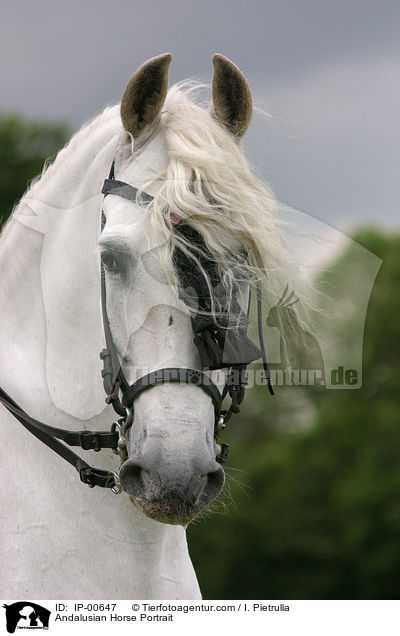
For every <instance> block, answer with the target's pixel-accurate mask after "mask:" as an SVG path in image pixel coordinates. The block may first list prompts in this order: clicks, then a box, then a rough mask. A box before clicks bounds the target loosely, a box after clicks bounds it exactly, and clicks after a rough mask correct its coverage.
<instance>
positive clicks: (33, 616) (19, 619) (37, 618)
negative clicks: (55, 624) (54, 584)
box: [3, 601, 51, 634]
mask: <svg viewBox="0 0 400 636" xmlns="http://www.w3.org/2000/svg"><path fill="white" fill-rule="evenodd" d="M3 607H4V608H5V610H6V621H7V631H8V633H9V634H13V633H14V632H15V630H16V629H17V628H18V629H48V628H49V618H50V614H51V612H50V611H49V610H48V609H46V608H45V607H42V606H41V605H37V603H32V602H31V601H18V602H17V603H12V604H11V605H3Z"/></svg>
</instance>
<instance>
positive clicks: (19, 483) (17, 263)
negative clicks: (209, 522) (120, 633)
mask: <svg viewBox="0 0 400 636" xmlns="http://www.w3.org/2000/svg"><path fill="white" fill-rule="evenodd" d="M42 244H43V235H42V234H41V233H39V232H37V231H35V230H33V229H30V228H28V227H25V226H23V225H22V224H21V223H19V222H18V221H17V220H16V219H12V220H11V221H10V222H9V223H8V225H7V226H6V228H5V231H4V233H3V235H2V237H1V241H0V271H1V272H2V276H1V279H0V385H1V386H2V387H3V388H4V389H5V390H6V391H7V392H8V393H9V394H10V395H11V397H12V398H14V399H15V400H16V401H17V402H18V403H19V404H20V405H21V406H22V407H23V408H24V409H26V410H27V411H28V412H29V413H30V414H31V415H32V416H34V417H36V418H38V419H41V420H43V421H45V422H46V423H49V424H52V425H55V426H60V427H62V428H69V429H71V430H72V429H75V430H79V429H81V428H88V429H94V428H96V429H104V430H106V429H107V428H108V427H109V426H110V423H111V421H112V419H111V418H112V413H111V411H105V412H104V413H102V414H101V415H100V416H98V417H96V418H92V419H89V420H87V421H85V422H83V421H81V420H78V419H77V418H74V417H72V416H71V415H66V414H65V413H64V412H63V411H61V410H60V409H58V408H56V406H55V405H54V401H53V400H52V398H51V396H50V392H49V388H48V383H47V377H46V368H45V367H46V352H45V346H44V345H45V342H46V317H45V312H44V307H43V296H42V287H41V276H40V261H41V253H42ZM71 399H73V396H71ZM0 412H1V427H0V465H1V471H2V475H1V481H2V483H3V484H5V487H3V488H2V489H1V498H2V501H1V504H0V511H1V512H0V515H1V526H2V529H3V532H4V537H3V538H2V545H3V550H2V551H1V556H0V572H1V575H0V593H1V595H2V596H4V597H7V598H17V597H19V596H20V595H21V594H22V593H24V594H25V595H26V596H29V597H31V598H53V597H59V598H87V597H90V596H91V597H93V598H178V597H180V598H190V597H197V596H198V595H199V590H198V585H197V581H196V578H195V575H194V572H193V568H192V566H191V563H190V559H189V557H188V554H187V546H186V538H185V532H184V530H183V528H181V527H175V526H166V525H163V524H159V523H157V522H155V521H152V520H150V519H147V518H146V517H145V516H144V515H143V514H142V513H140V512H139V511H137V510H136V509H135V508H134V507H133V506H132V504H131V502H130V500H129V498H128V496H127V495H122V496H120V497H116V496H114V495H112V494H111V493H110V491H108V490H103V489H100V488H95V489H93V490H92V489H89V488H88V487H87V486H85V485H83V484H81V483H80V481H79V476H78V474H77V473H76V471H75V470H74V469H73V468H72V467H71V466H70V465H69V464H68V463H66V462H64V461H63V460H62V459H61V458H59V457H58V456H56V455H55V454H54V453H53V452H52V451H51V450H49V449H48V448H47V447H46V446H44V445H43V444H42V443H41V442H39V441H38V440H37V439H35V438H34V437H33V436H32V435H31V434H30V433H29V432H27V431H26V430H25V429H24V428H23V427H22V426H21V425H20V424H19V423H18V422H17V420H16V419H15V418H14V417H13V416H12V415H10V414H8V413H7V412H6V411H5V410H4V409H3V407H0ZM81 454H82V455H83V456H84V457H85V459H87V460H88V461H89V462H91V463H94V464H95V465H97V466H98V467H101V468H106V469H108V470H117V468H118V463H119V462H118V459H117V457H116V456H114V455H113V454H112V452H111V451H103V452H102V453H101V454H99V455H98V456H97V455H95V456H93V455H94V454H93V453H91V454H90V455H92V456H91V457H89V456H88V455H87V454H84V451H81Z"/></svg>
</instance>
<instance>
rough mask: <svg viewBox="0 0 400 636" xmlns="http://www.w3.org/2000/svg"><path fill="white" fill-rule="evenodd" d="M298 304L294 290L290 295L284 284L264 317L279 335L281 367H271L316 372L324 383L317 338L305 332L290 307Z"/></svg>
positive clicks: (322, 362) (287, 287)
mask: <svg viewBox="0 0 400 636" xmlns="http://www.w3.org/2000/svg"><path fill="white" fill-rule="evenodd" d="M298 302H299V299H298V298H297V296H296V294H295V292H294V291H291V292H290V293H289V285H286V287H285V289H284V291H283V294H282V296H281V297H280V299H279V301H278V302H277V304H276V305H275V306H274V307H272V308H271V309H270V311H269V313H268V316H267V325H268V327H276V328H277V329H278V330H279V333H280V358H281V361H280V364H271V367H273V368H280V369H292V370H296V371H311V370H312V371H317V372H318V373H319V377H320V378H321V380H322V382H323V383H324V378H325V370H324V360H323V357H322V351H321V347H320V346H319V344H318V341H317V339H316V338H315V337H314V336H313V335H312V334H311V333H309V332H308V331H306V330H305V329H304V328H303V327H302V325H301V324H300V322H299V319H298V317H297V315H296V312H295V311H294V310H293V309H292V307H293V305H295V304H296V303H298Z"/></svg>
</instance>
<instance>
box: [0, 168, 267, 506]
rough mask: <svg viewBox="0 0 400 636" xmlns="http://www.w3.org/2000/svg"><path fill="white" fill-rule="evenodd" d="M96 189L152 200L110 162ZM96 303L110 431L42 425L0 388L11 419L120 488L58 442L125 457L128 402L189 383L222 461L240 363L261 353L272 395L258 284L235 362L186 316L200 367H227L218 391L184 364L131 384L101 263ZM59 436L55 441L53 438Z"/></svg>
mask: <svg viewBox="0 0 400 636" xmlns="http://www.w3.org/2000/svg"><path fill="white" fill-rule="evenodd" d="M102 194H103V195H104V197H106V196H107V195H109V194H113V195H117V196H120V197H122V198H124V199H127V200H129V201H134V202H135V203H137V204H138V205H148V204H150V203H151V202H152V201H153V197H152V196H151V195H149V194H146V193H144V192H139V191H138V189H137V188H135V187H133V186H131V185H129V184H127V183H124V182H122V181H118V180H116V179H115V178H114V162H113V164H112V166H111V170H110V174H109V177H108V179H106V180H105V181H104V184H103V188H102ZM105 223H106V218H105V215H104V212H103V211H102V216H101V231H103V229H104V226H105ZM101 306H102V318H103V328H104V335H105V343H106V347H105V348H104V349H103V350H102V351H101V353H100V358H101V359H102V361H103V370H102V378H103V385H104V390H105V392H106V395H107V397H106V403H107V404H111V405H112V406H113V408H114V410H115V412H116V413H117V414H118V415H119V416H120V418H119V420H118V421H117V422H114V423H113V425H112V427H111V431H109V432H104V431H87V430H83V431H77V432H74V431H68V430H65V429H60V428H55V427H53V426H49V425H48V424H44V423H43V422H40V421H38V420H36V419H34V418H32V417H30V416H29V415H28V414H27V413H26V412H25V411H24V410H23V409H22V408H21V407H20V406H19V405H18V404H17V403H16V402H15V401H14V400H13V399H12V398H11V397H10V396H9V395H7V393H6V392H5V391H4V390H3V389H2V388H1V387H0V402H1V403H2V404H3V405H4V406H5V408H6V409H7V410H8V411H9V412H10V413H12V414H13V415H14V416H15V417H16V419H17V420H18V421H19V422H20V423H21V424H22V425H23V426H24V427H25V428H26V429H27V430H28V431H29V432H30V433H32V435H34V436H35V437H36V438H37V439H39V440H40V441H41V442H43V443H44V444H46V446H48V447H49V448H51V449H52V450H53V451H54V452H56V453H57V454H58V455H59V456H60V457H62V458H63V459H65V460H66V461H67V462H69V463H70V464H71V465H73V466H75V468H76V470H77V471H78V473H79V476H80V479H81V481H82V482H83V483H85V484H87V485H88V486H90V487H91V488H93V487H94V486H100V487H103V488H111V490H112V491H113V492H114V493H120V492H121V491H122V489H121V486H120V484H119V478H118V474H117V473H116V472H111V471H106V470H101V469H98V468H93V467H92V466H90V465H89V464H87V463H86V462H85V461H84V460H83V459H82V458H81V457H79V455H77V454H76V453H74V452H73V451H71V450H70V449H69V448H67V446H65V445H64V444H62V443H61V441H62V442H65V444H67V445H68V446H78V447H80V448H82V449H83V450H94V451H100V450H101V449H102V448H111V449H112V450H113V451H114V452H115V453H117V454H119V455H120V457H121V461H122V462H124V461H125V460H126V459H127V450H126V435H127V433H128V431H129V428H130V427H131V426H132V424H133V421H134V401H135V399H136V398H137V397H138V396H139V395H140V394H141V393H142V392H143V391H146V390H148V389H149V388H151V387H154V386H158V385H160V384H165V383H180V384H192V385H195V386H198V387H199V388H201V389H202V390H203V391H205V392H206V393H207V394H208V395H209V397H210V398H211V400H212V403H213V406H214V413H215V423H214V437H215V439H216V449H217V456H216V459H217V461H219V462H220V463H224V462H225V461H226V458H227V455H228V445H227V444H224V443H218V434H219V433H220V432H221V430H222V429H223V428H224V427H225V424H226V422H227V421H228V420H229V418H230V417H231V415H232V414H233V413H238V412H239V406H240V404H241V403H242V401H243V399H244V395H245V388H246V368H247V364H249V363H250V362H252V361H254V360H256V359H257V358H260V357H262V359H263V367H264V371H265V377H266V382H267V386H268V389H269V392H270V393H271V395H273V394H274V389H273V385H272V381H271V373H270V367H269V362H268V357H267V351H266V347H265V341H264V333H263V324H262V323H263V319H262V299H261V289H260V287H259V286H257V312H258V332H259V340H260V347H261V351H260V350H259V349H257V348H256V347H255V345H253V343H251V341H249V340H248V338H247V336H246V333H245V331H246V330H242V332H241V333H238V334H235V338H236V340H234V343H233V345H234V346H233V349H235V347H236V349H237V350H238V351H239V352H240V354H241V355H240V363H239V362H237V361H235V360H234V361H233V362H232V361H229V360H228V361H222V356H221V355H220V351H221V348H222V342H221V337H222V336H221V332H220V330H218V329H216V328H215V325H213V324H211V323H210V322H209V321H208V322H207V321H204V320H203V321H202V320H197V321H196V317H195V318H194V319H192V325H193V328H194V331H195V337H194V342H195V344H196V346H197V347H198V350H199V354H200V359H201V361H202V364H203V368H207V369H208V370H211V369H218V368H222V367H228V368H229V370H228V374H227V378H226V383H225V386H224V388H223V390H222V392H221V393H220V391H219V389H218V387H217V386H216V384H214V382H213V381H212V380H211V378H210V377H209V376H208V375H207V374H205V373H203V372H202V371H199V370H196V369H186V368H181V367H168V368H162V369H157V370H156V371H153V372H151V373H148V374H147V375H145V376H143V377H141V378H139V379H138V380H136V381H135V382H134V383H133V384H131V385H129V383H128V382H127V380H126V378H125V375H124V373H123V370H122V368H121V364H120V362H119V354H118V351H117V349H116V347H115V344H114V341H113V337H112V332H111V328H110V324H109V321H108V316H107V297H106V281H105V271H104V266H103V264H101ZM227 395H229V397H230V400H231V403H230V406H229V407H228V409H222V402H223V400H224V398H225V397H226V396H227ZM59 440H61V441H59Z"/></svg>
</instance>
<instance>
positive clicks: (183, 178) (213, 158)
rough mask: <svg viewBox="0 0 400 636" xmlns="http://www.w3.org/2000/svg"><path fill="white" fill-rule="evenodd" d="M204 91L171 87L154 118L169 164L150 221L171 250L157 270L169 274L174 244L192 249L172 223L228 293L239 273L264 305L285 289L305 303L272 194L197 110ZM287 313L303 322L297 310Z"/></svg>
mask: <svg viewBox="0 0 400 636" xmlns="http://www.w3.org/2000/svg"><path fill="white" fill-rule="evenodd" d="M203 88H204V85H196V84H195V83H194V82H192V81H190V82H187V83H180V84H178V85H176V86H173V87H172V88H171V89H170V91H169V93H168V95H167V99H166V102H165V106H164V109H163V110H164V112H163V114H162V118H161V123H160V131H161V132H162V134H164V136H165V141H166V145H167V151H168V157H169V161H168V166H167V168H166V170H165V172H164V173H163V174H161V175H158V177H157V180H158V181H159V182H160V183H161V187H160V189H159V191H158V194H157V196H156V197H155V200H154V205H153V210H152V214H151V223H152V225H153V228H154V229H155V230H158V231H159V232H161V233H162V234H163V236H164V237H165V238H166V240H167V241H168V242H169V245H170V251H169V257H168V259H167V260H166V261H165V263H164V268H165V269H166V270H168V269H170V268H171V263H172V255H173V251H174V249H175V247H176V246H179V247H180V248H181V249H183V250H186V251H187V252H188V253H191V254H193V250H192V248H193V246H192V245H190V243H188V242H187V241H186V240H185V239H183V238H182V237H181V236H180V235H179V233H177V232H176V231H175V228H174V220H175V221H176V219H177V218H178V219H180V220H181V221H182V222H183V223H187V224H189V225H190V226H192V227H193V228H194V230H196V232H198V234H199V235H200V236H201V238H202V241H203V243H204V245H205V247H206V249H207V253H208V254H211V255H212V256H213V259H214V260H215V263H216V264H217V266H218V269H219V271H220V276H221V284H222V285H223V286H224V287H225V288H226V290H227V295H229V292H230V290H232V289H233V288H234V287H235V283H237V282H238V281H237V276H238V272H239V277H240V280H241V281H243V280H247V281H249V282H255V281H259V283H260V284H261V287H262V289H263V292H264V294H263V295H264V298H265V300H266V304H267V306H268V307H272V306H273V305H275V304H276V303H277V302H278V301H279V298H280V297H281V295H282V290H283V289H284V287H285V285H287V284H288V285H289V287H290V289H295V290H296V293H297V295H298V296H299V298H300V300H301V301H304V304H305V305H307V299H306V297H305V295H304V293H303V290H302V289H301V287H302V285H301V281H300V279H299V274H298V267H297V263H296V262H294V261H293V260H292V258H291V255H290V253H289V252H288V250H287V248H286V245H285V241H284V239H283V235H282V228H283V225H282V223H281V222H280V220H279V218H278V215H277V204H276V200H275V197H274V195H273V192H272V190H271V189H270V187H269V186H268V185H266V184H264V183H263V182H262V181H261V180H260V179H258V178H257V177H256V176H255V174H254V172H253V170H252V169H251V166H250V164H249V162H248V160H247V159H246V157H245V154H244V152H243V148H242V146H241V144H239V143H237V141H236V140H235V139H234V138H233V136H232V135H231V134H230V133H229V132H228V130H226V129H225V128H224V127H223V126H222V125H221V124H220V123H219V122H218V121H216V119H215V118H214V117H213V114H212V111H211V109H209V108H207V107H205V106H204V99H203V98H202V91H201V90H199V89H203ZM198 96H200V98H198ZM166 209H169V210H170V215H169V216H168V215H167V216H166V215H165V210H166ZM240 248H244V250H245V253H246V254H247V258H246V260H245V261H244V262H242V263H241V264H240V267H239V269H238V268H237V267H235V263H237V255H238V253H239V250H240ZM239 282H240V281H239ZM299 306H300V307H302V303H301V302H300V303H299ZM294 310H295V312H296V319H297V321H300V323H302V322H303V318H302V316H301V313H300V311H299V310H298V307H296V308H294ZM288 328H289V329H290V326H289V327H288Z"/></svg>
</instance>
